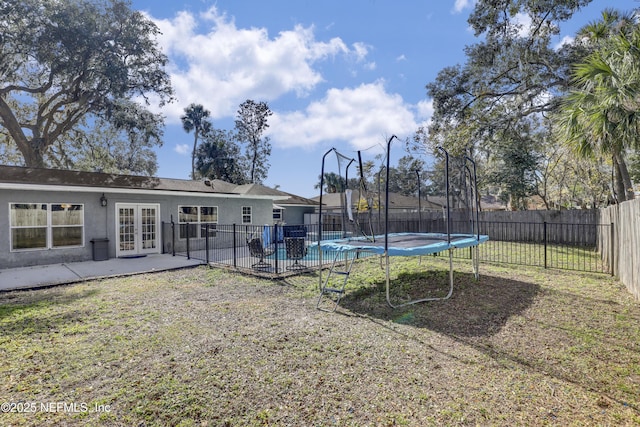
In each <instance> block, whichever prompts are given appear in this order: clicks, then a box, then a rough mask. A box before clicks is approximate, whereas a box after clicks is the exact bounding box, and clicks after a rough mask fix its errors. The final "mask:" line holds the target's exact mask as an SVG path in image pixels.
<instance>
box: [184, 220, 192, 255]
mask: <svg viewBox="0 0 640 427" xmlns="http://www.w3.org/2000/svg"><path fill="white" fill-rule="evenodd" d="M189 225H190V224H189V223H186V224H185V227H186V229H187V259H191V252H190V251H189V232H190V231H191V227H189Z"/></svg>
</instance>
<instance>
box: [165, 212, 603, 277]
mask: <svg viewBox="0 0 640 427" xmlns="http://www.w3.org/2000/svg"><path fill="white" fill-rule="evenodd" d="M358 227H360V230H358V229H357V228H358ZM318 228H319V227H318V226H317V225H312V224H305V225H273V226H266V225H238V224H231V225H223V224H175V223H163V233H162V237H163V252H164V253H172V254H174V255H182V256H186V257H188V258H195V259H200V260H202V261H204V262H206V263H208V264H212V265H220V266H226V267H230V268H234V269H238V270H245V271H249V272H252V273H254V274H258V275H263V276H270V277H272V276H281V275H286V274H294V273H300V272H304V271H308V270H312V269H316V268H319V267H320V266H321V265H326V264H328V263H331V262H332V261H333V259H334V257H335V256H336V253H326V252H323V253H320V252H319V251H318V249H317V246H314V245H313V243H315V242H317V240H318ZM327 228H328V227H327V226H326V225H325V226H324V227H323V235H322V238H323V239H335V238H340V237H344V233H345V232H343V231H339V230H335V231H327ZM365 228H366V229H365ZM447 229H449V231H450V232H451V233H472V232H476V233H477V232H479V233H480V234H483V235H488V236H489V241H488V242H487V243H484V244H482V245H480V246H479V248H478V251H479V257H480V261H481V262H491V263H499V264H513V265H527V266H536V267H543V268H553V269H567V270H576V271H585V272H596V273H608V274H613V269H612V267H611V265H609V263H607V262H604V261H603V260H602V257H601V256H600V249H601V248H598V242H599V241H601V240H602V239H599V236H601V235H603V233H606V235H607V236H613V224H565V223H547V222H542V223H524V222H488V221H485V222H482V221H481V222H480V223H479V230H478V228H476V229H474V228H473V223H471V222H470V221H452V222H450V223H449V224H447V222H446V221H445V220H444V219H437V220H433V219H430V220H423V221H419V220H415V219H403V220H390V221H389V232H390V233H393V232H434V233H446V232H447ZM358 231H362V232H365V233H367V234H368V233H371V232H372V233H374V234H376V235H381V234H383V233H384V230H380V227H379V225H376V224H373V225H372V224H367V225H366V226H365V225H362V226H360V225H357V224H356V225H354V227H353V230H351V231H350V232H351V233H357V232H358ZM609 249H611V248H609ZM471 250H472V249H470V248H466V249H457V250H455V251H454V256H455V257H457V258H471Z"/></svg>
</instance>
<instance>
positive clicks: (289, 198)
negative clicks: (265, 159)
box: [235, 184, 318, 225]
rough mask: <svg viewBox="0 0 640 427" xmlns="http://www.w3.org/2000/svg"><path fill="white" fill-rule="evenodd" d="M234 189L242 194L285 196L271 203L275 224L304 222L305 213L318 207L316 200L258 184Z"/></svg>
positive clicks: (298, 223) (311, 211)
mask: <svg viewBox="0 0 640 427" xmlns="http://www.w3.org/2000/svg"><path fill="white" fill-rule="evenodd" d="M235 191H236V192H237V193H239V194H244V195H253V196H258V195H259V196H274V197H275V196H277V197H285V198H284V199H282V200H280V201H278V202H277V203H274V205H273V222H274V223H277V224H291V225H300V224H304V218H305V214H309V213H313V212H315V211H316V209H317V207H318V202H317V201H314V200H311V199H307V198H304V197H300V196H296V195H294V194H291V193H286V192H284V191H280V190H276V189H275V188H269V187H265V186H263V185H260V184H245V185H239V186H237V187H236V188H235Z"/></svg>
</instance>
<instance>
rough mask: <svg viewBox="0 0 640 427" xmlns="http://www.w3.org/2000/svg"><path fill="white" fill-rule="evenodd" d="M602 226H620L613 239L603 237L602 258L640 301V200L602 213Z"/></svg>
mask: <svg viewBox="0 0 640 427" xmlns="http://www.w3.org/2000/svg"><path fill="white" fill-rule="evenodd" d="M599 216H600V219H599V220H600V221H601V222H611V223H614V224H616V227H615V232H614V233H613V235H612V236H606V235H603V236H599V239H600V241H599V242H598V246H599V248H600V250H601V253H602V257H603V259H604V260H605V261H607V262H612V263H613V271H614V274H615V275H616V276H617V277H618V278H619V279H620V281H621V282H622V283H624V285H625V286H626V287H627V289H628V290H629V292H631V293H632V294H633V295H634V296H635V298H636V299H638V300H640V199H639V200H631V201H628V202H623V203H621V204H619V205H614V206H610V207H608V208H604V209H600V211H599Z"/></svg>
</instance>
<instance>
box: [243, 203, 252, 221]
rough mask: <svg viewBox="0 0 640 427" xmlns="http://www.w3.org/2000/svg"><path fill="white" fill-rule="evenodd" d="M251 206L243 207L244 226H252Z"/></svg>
mask: <svg viewBox="0 0 640 427" xmlns="http://www.w3.org/2000/svg"><path fill="white" fill-rule="evenodd" d="M251 222H252V219H251V206H243V207H242V223H243V224H251Z"/></svg>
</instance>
